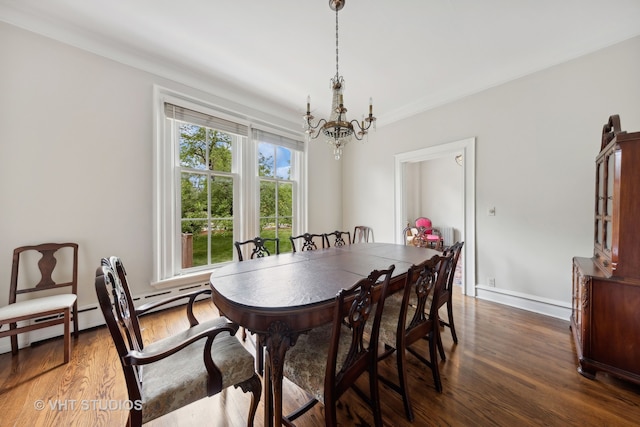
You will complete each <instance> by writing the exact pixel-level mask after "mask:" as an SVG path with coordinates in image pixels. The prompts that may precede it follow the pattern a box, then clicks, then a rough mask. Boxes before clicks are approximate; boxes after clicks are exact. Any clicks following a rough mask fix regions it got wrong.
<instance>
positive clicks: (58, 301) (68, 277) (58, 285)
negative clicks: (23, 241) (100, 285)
mask: <svg viewBox="0 0 640 427" xmlns="http://www.w3.org/2000/svg"><path fill="white" fill-rule="evenodd" d="M38 253H39V254H38ZM21 260H22V261H23V262H22V263H21V262H20V261H21ZM59 261H60V263H59ZM36 265H37V268H38V269H39V276H40V279H39V281H38V282H37V283H35V280H37V275H35V274H33V273H32V272H31V271H30V269H31V268H33V269H34V270H35V266H36ZM54 278H55V279H54ZM63 288H67V289H66V290H70V291H71V293H69V292H67V293H60V292H57V293H56V294H55V295H52V294H51V292H49V293H47V292H44V293H43V292H42V291H51V290H54V289H55V290H60V289H63ZM37 293H39V296H36V294H37ZM77 293H78V244H77V243H43V244H39V245H34V246H22V247H19V248H16V249H14V251H13V263H12V267H11V282H10V284H9V303H8V304H7V305H6V306H4V307H0V329H1V328H2V327H3V326H4V325H9V328H8V329H7V330H4V331H2V330H0V338H1V337H6V336H10V337H11V353H12V354H13V355H16V354H18V334H22V333H25V332H29V331H33V330H36V329H41V328H48V327H50V326H54V325H59V324H63V325H64V329H63V336H64V363H68V362H69V359H70V358H71V321H72V320H73V335H74V338H77V337H78V301H77ZM43 294H44V295H46V296H44V295H43ZM18 296H20V300H18ZM23 322H26V323H23ZM18 324H20V326H18Z"/></svg>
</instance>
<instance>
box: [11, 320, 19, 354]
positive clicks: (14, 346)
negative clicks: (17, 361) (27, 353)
mask: <svg viewBox="0 0 640 427" xmlns="http://www.w3.org/2000/svg"><path fill="white" fill-rule="evenodd" d="M17 326H18V325H17V324H16V323H11V324H9V329H16V328H17ZM11 354H12V355H14V356H15V355H16V354H18V335H11Z"/></svg>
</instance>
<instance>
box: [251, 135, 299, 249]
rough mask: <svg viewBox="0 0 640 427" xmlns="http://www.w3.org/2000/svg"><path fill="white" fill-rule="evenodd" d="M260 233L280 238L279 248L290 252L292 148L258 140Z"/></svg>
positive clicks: (263, 235)
mask: <svg viewBox="0 0 640 427" xmlns="http://www.w3.org/2000/svg"><path fill="white" fill-rule="evenodd" d="M258 175H259V180H260V236H262V237H271V238H273V237H277V238H279V239H280V252H291V241H290V240H289V237H290V236H291V229H292V227H293V224H294V218H293V184H294V182H293V181H292V176H291V150H290V149H288V148H286V147H282V146H279V145H274V144H271V143H268V142H258Z"/></svg>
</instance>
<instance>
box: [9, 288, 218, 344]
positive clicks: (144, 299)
mask: <svg viewBox="0 0 640 427" xmlns="http://www.w3.org/2000/svg"><path fill="white" fill-rule="evenodd" d="M208 286H209V284H208V282H204V283H200V284H195V285H189V286H181V287H177V288H173V289H163V290H162V291H156V292H150V293H147V294H143V295H138V296H134V297H133V300H134V303H135V305H136V306H139V305H142V304H147V303H150V302H154V301H159V300H161V299H164V298H168V297H170V296H174V295H180V294H183V293H186V292H191V291H194V290H197V289H204V288H207V287H208ZM206 298H210V296H208V295H202V296H200V297H199V299H206ZM185 304H186V300H184V301H174V302H173V303H171V304H167V305H164V306H162V307H160V308H158V309H155V310H151V311H150V312H149V313H152V312H154V311H160V310H165V309H167V308H171V307H176V306H179V305H185ZM145 314H146V313H145ZM35 321H37V320H34V321H33V322H35ZM103 325H105V322H104V317H103V316H102V311H101V310H100V307H99V306H98V303H97V302H96V303H94V304H89V305H85V306H83V307H78V326H79V328H80V330H81V331H82V330H84V329H91V328H95V327H97V326H103ZM5 327H8V326H5ZM71 328H72V331H73V326H71ZM63 334H64V326H63V325H56V326H51V327H49V328H43V329H36V330H35V331H30V332H26V333H24V334H19V335H18V348H23V347H28V346H30V345H31V344H35V343H37V342H39V341H44V340H47V339H51V338H55V337H62V335H63ZM71 339H72V340H73V338H71ZM78 339H82V335H81V336H80V337H79V338H78ZM10 351H11V340H10V337H4V338H0V354H3V353H8V352H10Z"/></svg>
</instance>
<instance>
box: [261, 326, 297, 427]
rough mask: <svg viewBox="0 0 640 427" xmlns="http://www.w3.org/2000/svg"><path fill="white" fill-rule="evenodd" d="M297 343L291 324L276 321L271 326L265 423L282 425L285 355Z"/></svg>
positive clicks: (267, 346) (265, 369)
mask: <svg viewBox="0 0 640 427" xmlns="http://www.w3.org/2000/svg"><path fill="white" fill-rule="evenodd" d="M294 343H295V337H294V336H293V335H292V333H291V330H290V329H289V326H288V325H287V324H286V323H283V322H274V323H272V324H271V325H270V326H269V330H268V332H267V335H266V337H265V344H266V350H267V351H266V360H265V366H264V396H265V402H264V403H265V406H264V408H265V409H264V416H265V420H264V425H265V426H273V425H274V424H275V425H276V426H281V425H282V376H283V372H282V369H283V366H284V356H285V354H286V352H287V350H288V349H289V347H290V346H291V345H292V344H294Z"/></svg>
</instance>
